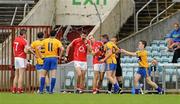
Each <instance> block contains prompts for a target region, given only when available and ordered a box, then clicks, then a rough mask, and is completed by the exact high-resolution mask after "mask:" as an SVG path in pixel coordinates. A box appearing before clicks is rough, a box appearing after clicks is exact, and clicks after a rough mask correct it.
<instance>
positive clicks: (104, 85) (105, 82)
mask: <svg viewBox="0 0 180 104" xmlns="http://www.w3.org/2000/svg"><path fill="white" fill-rule="evenodd" d="M107 83H108V80H107V78H104V79H103V82H102V86H103V87H105V88H106V87H107Z"/></svg>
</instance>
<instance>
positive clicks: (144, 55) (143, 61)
mask: <svg viewBox="0 0 180 104" xmlns="http://www.w3.org/2000/svg"><path fill="white" fill-rule="evenodd" d="M136 53H137V56H138V58H139V62H138V63H139V67H144V68H148V67H149V65H148V52H147V51H146V50H140V51H137V52H136Z"/></svg>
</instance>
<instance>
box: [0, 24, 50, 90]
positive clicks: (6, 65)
mask: <svg viewBox="0 0 180 104" xmlns="http://www.w3.org/2000/svg"><path fill="white" fill-rule="evenodd" d="M20 29H26V30H27V37H26V38H27V40H28V44H31V42H32V41H34V40H35V39H36V34H37V33H38V32H44V33H45V36H46V37H48V34H49V33H50V30H51V27H50V26H0V92H6V91H10V88H11V86H12V81H13V78H14V59H13V48H12V44H13V40H14V39H15V37H16V36H17V35H18V34H19V32H20ZM27 59H30V60H32V65H28V67H27V70H26V72H25V76H24V88H25V91H26V92H31V91H34V90H36V89H37V87H38V85H37V84H38V79H37V73H36V71H35V70H34V66H33V65H34V63H35V61H34V60H35V59H34V57H33V56H32V55H28V58H27Z"/></svg>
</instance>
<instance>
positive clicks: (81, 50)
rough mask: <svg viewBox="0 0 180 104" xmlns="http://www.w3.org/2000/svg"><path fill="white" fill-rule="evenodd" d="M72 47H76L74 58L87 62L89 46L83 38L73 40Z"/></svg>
mask: <svg viewBox="0 0 180 104" xmlns="http://www.w3.org/2000/svg"><path fill="white" fill-rule="evenodd" d="M88 43H89V42H88ZM72 47H73V48H74V55H73V60H74V61H83V62H85V61H86V59H87V46H86V44H85V43H84V42H83V40H82V39H81V38H77V39H75V40H73V41H72Z"/></svg>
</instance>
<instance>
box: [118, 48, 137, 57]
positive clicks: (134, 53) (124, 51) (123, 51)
mask: <svg viewBox="0 0 180 104" xmlns="http://www.w3.org/2000/svg"><path fill="white" fill-rule="evenodd" d="M121 52H122V53H125V54H127V55H131V56H137V54H136V52H129V51H126V50H124V49H121Z"/></svg>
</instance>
